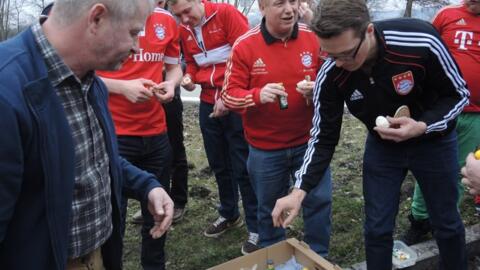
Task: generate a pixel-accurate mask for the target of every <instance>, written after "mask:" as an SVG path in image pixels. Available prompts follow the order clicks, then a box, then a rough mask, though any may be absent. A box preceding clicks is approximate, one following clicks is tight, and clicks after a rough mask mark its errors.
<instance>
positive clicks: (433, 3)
mask: <svg viewBox="0 0 480 270" xmlns="http://www.w3.org/2000/svg"><path fill="white" fill-rule="evenodd" d="M414 3H415V4H417V5H420V6H424V7H438V6H444V5H448V4H449V3H450V1H448V0H407V2H406V5H405V12H404V13H403V17H412V8H413V4H414Z"/></svg>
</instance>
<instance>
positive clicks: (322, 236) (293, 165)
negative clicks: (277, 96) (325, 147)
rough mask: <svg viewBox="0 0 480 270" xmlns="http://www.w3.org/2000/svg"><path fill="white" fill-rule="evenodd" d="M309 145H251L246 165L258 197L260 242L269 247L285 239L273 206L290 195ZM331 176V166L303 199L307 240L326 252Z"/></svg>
mask: <svg viewBox="0 0 480 270" xmlns="http://www.w3.org/2000/svg"><path fill="white" fill-rule="evenodd" d="M306 147H307V145H306V144H304V145H301V146H297V147H292V148H287V149H282V150H274V151H264V150H260V149H258V148H255V147H253V146H250V149H249V150H250V153H249V156H248V161H247V168H248V172H249V175H250V179H251V180H252V183H254V188H255V193H256V194H257V200H258V214H257V215H258V233H259V245H260V246H261V247H266V246H269V245H272V244H275V243H277V242H280V241H282V240H284V239H285V230H284V229H283V228H275V227H273V222H272V210H273V207H274V206H275V202H276V201H277V199H279V198H281V197H283V196H285V195H287V193H288V189H289V187H290V185H291V184H292V183H293V182H292V180H293V179H294V178H293V177H294V174H295V172H296V171H297V170H298V169H299V168H300V166H301V165H302V163H303V156H304V154H305V151H306ZM331 211H332V180H331V176H330V169H328V170H327V171H326V172H325V175H324V176H323V178H322V180H321V181H320V183H319V184H318V185H317V186H316V187H315V188H314V189H313V190H312V191H311V192H310V193H309V194H308V195H307V197H306V198H305V200H304V201H303V219H304V231H305V239H304V240H305V242H306V243H307V244H308V245H309V246H310V248H311V249H312V250H313V251H315V252H316V253H318V254H320V255H322V256H326V255H327V254H328V246H329V242H330V229H331Z"/></svg>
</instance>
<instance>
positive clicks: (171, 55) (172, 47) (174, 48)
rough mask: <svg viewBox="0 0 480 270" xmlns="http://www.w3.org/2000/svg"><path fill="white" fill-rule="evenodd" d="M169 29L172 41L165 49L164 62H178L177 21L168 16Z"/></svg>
mask: <svg viewBox="0 0 480 270" xmlns="http://www.w3.org/2000/svg"><path fill="white" fill-rule="evenodd" d="M169 29H170V31H171V32H172V36H173V37H172V41H171V42H170V43H169V44H168V45H167V48H166V49H165V63H167V64H180V33H179V28H178V25H177V22H176V21H175V20H174V19H173V18H170V20H169Z"/></svg>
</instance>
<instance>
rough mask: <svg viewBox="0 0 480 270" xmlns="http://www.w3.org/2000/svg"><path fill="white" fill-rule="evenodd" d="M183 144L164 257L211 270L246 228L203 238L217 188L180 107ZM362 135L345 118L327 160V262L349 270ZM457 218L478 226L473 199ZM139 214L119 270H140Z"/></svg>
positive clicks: (357, 251) (359, 252)
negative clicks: (183, 163)
mask: <svg viewBox="0 0 480 270" xmlns="http://www.w3.org/2000/svg"><path fill="white" fill-rule="evenodd" d="M184 121H185V144H186V148H187V156H188V159H189V163H190V164H191V169H190V172H189V193H190V196H189V202H188V206H187V208H188V210H187V213H186V215H185V217H184V219H183V220H182V221H181V222H180V223H179V224H177V225H174V226H172V228H171V230H170V231H169V232H168V237H167V243H166V252H167V269H169V270H199V269H206V268H209V267H212V266H214V265H217V264H220V263H223V262H226V261H228V260H230V259H233V258H235V257H238V256H241V252H240V248H241V245H242V244H243V242H244V241H245V240H246V237H247V231H246V228H245V226H243V227H241V228H238V229H235V230H232V231H229V232H227V233H225V234H224V235H222V236H221V237H220V238H218V239H212V238H207V237H205V236H203V231H204V229H205V228H206V227H207V226H208V225H209V224H210V223H211V222H212V221H214V220H215V219H216V218H217V211H216V207H217V203H218V202H217V201H218V200H217V188H216V183H215V180H214V178H213V176H212V175H211V174H210V173H209V171H208V169H206V168H207V167H208V163H207V160H206V157H205V152H204V149H203V141H202V137H201V134H200V130H199V127H198V109H197V107H196V106H195V105H192V104H185V112H184ZM365 137H366V130H365V128H364V127H363V125H362V124H361V123H360V122H359V121H358V120H356V119H354V118H353V117H352V116H350V115H348V114H346V115H345V116H344V123H343V128H342V137H341V140H340V142H339V145H338V146H337V149H336V152H335V155H334V158H333V160H332V164H331V168H332V177H333V215H332V221H333V224H332V236H331V243H330V254H329V258H328V259H329V260H330V261H332V262H334V263H336V264H338V265H340V266H341V267H348V266H350V265H352V264H354V263H356V262H360V261H363V260H364V259H365V258H364V248H363V217H364V211H363V195H362V179H361V170H362V158H363V147H364V143H365ZM413 184H414V180H413V177H411V176H410V175H409V176H408V177H407V179H406V181H405V182H404V184H403V186H402V196H401V204H400V206H399V215H398V217H397V231H396V234H395V237H397V238H398V236H399V235H400V234H401V233H403V232H404V231H405V230H406V228H407V226H408V220H407V215H408V213H409V211H410V204H411V195H412V191H413ZM464 200H465V203H463V204H462V207H461V212H462V217H463V218H464V222H465V224H466V225H472V224H474V223H477V222H478V217H476V216H474V208H473V203H472V200H473V199H472V197H471V196H469V195H466V196H465V199H464ZM138 209H139V205H138V203H137V202H135V201H133V200H130V202H129V209H128V216H127V230H126V233H125V241H124V253H125V256H124V268H125V269H126V270H133V269H141V267H140V259H139V257H140V226H137V225H132V224H131V223H130V222H129V221H130V220H131V215H133V213H134V212H135V211H136V210H138ZM302 226H303V223H302V221H301V219H300V218H297V219H296V221H295V222H294V224H293V226H292V228H293V229H292V230H291V231H289V232H288V236H289V237H296V238H297V239H302V237H303V234H302Z"/></svg>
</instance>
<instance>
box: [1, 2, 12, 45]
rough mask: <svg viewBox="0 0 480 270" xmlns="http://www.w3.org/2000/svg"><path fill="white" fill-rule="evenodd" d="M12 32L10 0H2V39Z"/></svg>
mask: <svg viewBox="0 0 480 270" xmlns="http://www.w3.org/2000/svg"><path fill="white" fill-rule="evenodd" d="M9 33H10V0H0V41H2V40H5V39H7V38H8V35H9Z"/></svg>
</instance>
